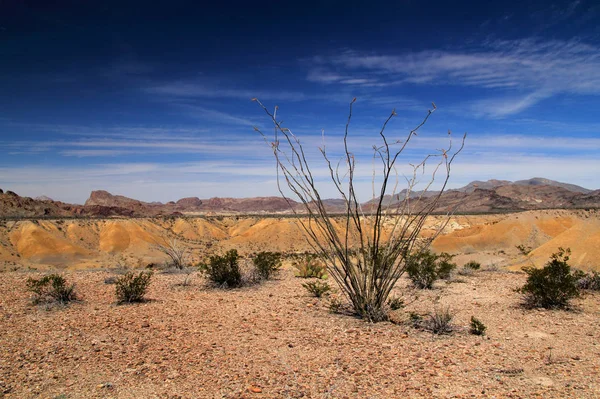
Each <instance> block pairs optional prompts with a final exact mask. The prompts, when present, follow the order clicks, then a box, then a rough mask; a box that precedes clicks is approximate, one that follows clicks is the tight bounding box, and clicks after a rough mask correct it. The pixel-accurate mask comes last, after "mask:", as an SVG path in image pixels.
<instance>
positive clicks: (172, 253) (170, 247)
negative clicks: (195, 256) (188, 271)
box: [154, 237, 189, 269]
mask: <svg viewBox="0 0 600 399" xmlns="http://www.w3.org/2000/svg"><path fill="white" fill-rule="evenodd" d="M154 249H156V250H158V251H160V252H162V253H164V254H165V255H167V256H168V257H169V259H170V262H168V265H169V266H171V267H173V268H175V269H184V268H185V267H186V265H187V259H188V256H189V249H188V248H187V247H185V246H183V245H182V244H181V243H180V242H179V241H178V240H177V239H168V238H166V237H163V239H162V241H160V242H157V243H156V244H155V245H154Z"/></svg>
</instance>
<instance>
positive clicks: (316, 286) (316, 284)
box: [302, 280, 331, 298]
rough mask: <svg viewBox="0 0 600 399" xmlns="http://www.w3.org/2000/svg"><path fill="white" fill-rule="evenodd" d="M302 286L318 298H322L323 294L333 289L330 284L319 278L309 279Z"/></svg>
mask: <svg viewBox="0 0 600 399" xmlns="http://www.w3.org/2000/svg"><path fill="white" fill-rule="evenodd" d="M302 286H303V287H304V288H306V290H307V291H308V292H309V293H311V294H312V295H313V296H315V297H317V298H321V297H322V296H323V295H326V294H327V293H329V291H331V287H330V286H329V284H327V283H326V282H323V281H319V280H315V281H309V282H308V283H304V284H302Z"/></svg>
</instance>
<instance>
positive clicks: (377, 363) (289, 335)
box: [0, 270, 600, 398]
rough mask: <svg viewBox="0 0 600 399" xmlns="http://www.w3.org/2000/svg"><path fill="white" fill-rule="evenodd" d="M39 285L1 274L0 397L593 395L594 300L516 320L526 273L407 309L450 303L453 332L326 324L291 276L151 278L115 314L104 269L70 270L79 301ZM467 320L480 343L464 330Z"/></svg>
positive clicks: (439, 290)
mask: <svg viewBox="0 0 600 399" xmlns="http://www.w3.org/2000/svg"><path fill="white" fill-rule="evenodd" d="M39 275H40V274H36V273H28V272H6V273H1V274H0V290H1V292H2V296H1V298H0V351H1V352H0V392H3V394H0V396H2V395H4V397H6V398H57V397H60V398H300V397H304V398H600V328H599V327H600V325H599V320H600V295H598V294H588V295H585V296H584V297H583V298H581V299H577V300H575V301H574V307H575V310H573V311H558V310H557V311H547V310H541V311H539V310H525V309H523V308H521V307H519V306H518V304H519V295H518V294H516V293H515V292H514V291H513V289H514V288H515V287H518V286H520V285H522V284H523V282H524V279H525V278H524V275H523V274H517V273H507V272H501V271H478V272H476V273H475V274H474V275H472V276H466V277H465V276H459V277H458V278H459V281H454V282H452V283H446V282H441V283H437V286H436V288H435V289H434V290H431V291H421V292H419V299H418V300H417V301H416V302H413V303H412V304H410V305H408V306H407V308H406V312H409V311H416V312H419V313H422V314H426V313H428V312H430V311H432V310H433V309H434V308H436V307H437V308H443V307H446V306H448V307H449V308H450V309H451V310H452V311H453V312H455V314H456V316H455V324H456V325H457V326H458V327H459V330H458V331H457V332H455V333H454V334H452V335H450V336H433V335H432V334H430V333H428V332H425V331H419V330H415V329H413V328H412V327H410V326H408V325H405V324H393V323H390V322H384V323H378V324H368V323H365V322H363V321H361V320H359V319H356V318H354V317H351V316H349V315H340V314H332V313H330V312H329V311H328V308H327V300H318V299H316V298H312V297H309V296H308V294H307V293H306V291H305V290H304V289H303V288H302V286H301V284H302V283H303V282H304V281H303V280H302V279H299V278H295V277H294V276H293V272H292V271H291V270H283V271H282V273H281V274H280V276H279V278H278V279H276V280H274V281H269V282H266V283H264V284H262V285H257V286H252V287H247V288H241V289H235V290H218V289H211V288H207V287H206V285H205V281H204V279H203V278H202V277H201V276H199V275H197V274H195V275H194V276H193V278H192V285H191V286H188V287H181V286H178V285H176V284H178V283H180V282H182V281H183V279H184V276H183V275H166V274H156V275H155V276H154V280H153V283H152V285H151V287H150V289H149V292H148V295H147V297H148V299H149V300H148V301H147V302H145V303H141V304H133V305H120V306H117V305H115V303H114V300H115V297H114V286H113V285H108V284H105V283H104V279H105V278H106V277H109V276H111V275H112V274H111V273H109V272H106V271H68V272H65V274H64V275H65V276H66V277H67V278H68V279H69V280H70V281H73V282H75V283H76V287H77V290H78V292H79V295H80V297H81V301H80V302H78V303H74V304H72V305H69V306H67V307H64V308H60V307H57V308H51V309H46V308H45V307H44V306H36V305H32V303H31V300H30V298H29V295H28V293H27V292H26V291H25V289H24V287H25V280H26V279H27V277H30V276H39ZM406 285H407V283H406V281H405V280H402V281H401V282H400V284H399V287H398V293H401V292H403V291H407V289H406ZM409 298H410V296H409V295H407V297H406V299H407V300H408V299H409ZM436 298H439V299H437V300H436ZM472 315H474V316H476V317H477V318H479V319H480V320H482V321H483V322H484V323H485V324H486V325H487V327H488V331H487V332H488V334H487V336H485V337H479V336H474V335H470V334H469V333H468V331H467V326H468V322H469V319H470V317H471V316H472ZM405 317H406V313H402V311H400V312H397V313H396V314H395V319H396V320H402V319H403V318H405ZM60 395H62V396H60Z"/></svg>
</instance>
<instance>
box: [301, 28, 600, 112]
mask: <svg viewBox="0 0 600 399" xmlns="http://www.w3.org/2000/svg"><path fill="white" fill-rule="evenodd" d="M315 62H316V64H317V66H316V67H315V70H317V71H318V74H317V75H316V76H329V75H328V73H329V72H328V71H329V70H335V71H336V73H335V74H332V75H331V80H329V81H328V82H327V83H332V82H335V83H339V84H344V83H346V84H356V83H357V82H361V83H364V84H376V83H385V84H388V85H400V84H403V83H414V84H421V85H456V86H469V87H476V88H481V89H486V90H487V94H488V96H489V95H490V94H492V95H495V96H497V97H491V98H490V97H487V98H485V100H482V103H480V104H474V107H475V108H478V109H481V108H483V109H485V110H486V111H484V112H482V116H492V117H502V116H506V115H512V114H516V113H519V112H521V111H523V110H524V109H527V108H528V107H530V106H532V105H534V104H536V103H537V102H539V101H541V100H543V99H545V98H548V97H551V96H554V95H556V94H560V93H567V94H592V95H598V94H600V47H598V46H596V45H590V44H585V43H583V42H580V41H578V40H570V41H558V40H553V41H542V40H537V39H522V40H513V41H507V40H504V41H492V42H487V43H485V44H484V45H483V46H482V47H480V48H478V49H474V50H460V51H451V50H425V51H421V52H418V53H402V54H392V55H390V54H367V53H360V52H356V51H346V52H344V53H341V54H337V55H333V56H329V57H323V56H321V57H318V58H316V59H315ZM339 71H342V72H341V73H340V72H339ZM334 78H335V79H334ZM308 79H309V80H312V81H315V72H314V71H311V72H309V74H308Z"/></svg>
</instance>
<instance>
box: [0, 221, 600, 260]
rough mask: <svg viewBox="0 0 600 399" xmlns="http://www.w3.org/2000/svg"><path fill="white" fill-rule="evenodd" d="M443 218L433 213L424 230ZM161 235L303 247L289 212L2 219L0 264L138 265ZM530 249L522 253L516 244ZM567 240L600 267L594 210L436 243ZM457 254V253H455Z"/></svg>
mask: <svg viewBox="0 0 600 399" xmlns="http://www.w3.org/2000/svg"><path fill="white" fill-rule="evenodd" d="M441 220H442V218H441V217H431V218H430V219H429V220H428V223H427V225H426V226H425V228H424V230H423V234H424V235H429V234H431V232H432V231H433V230H432V227H433V226H435V225H436V224H437V223H439V222H440V221H441ZM165 237H169V238H176V239H178V240H179V241H181V242H182V243H184V244H185V245H187V246H189V248H190V249H191V252H192V261H193V262H197V261H200V260H201V259H202V258H204V257H205V256H206V255H207V254H210V253H214V252H220V251H223V250H227V249H232V248H235V249H237V250H238V251H239V252H240V253H241V254H243V255H245V254H249V253H252V252H257V251H281V252H300V251H306V250H309V249H310V247H309V246H308V244H307V242H306V240H305V239H304V237H303V235H302V229H301V227H300V226H299V225H298V221H297V220H296V219H294V218H289V217H287V218H286V217H273V218H260V217H213V218H193V217H188V218H176V217H166V218H144V219H106V220H42V221H35V220H25V221H3V222H0V262H2V263H0V267H1V268H2V269H23V268H35V269H40V270H41V269H51V268H61V269H62V268H67V269H89V268H105V267H115V266H116V265H117V264H122V265H123V264H125V265H129V266H134V267H144V266H146V265H148V264H151V263H162V262H164V261H165V260H166V259H165V257H164V255H162V254H161V253H160V252H159V251H157V250H156V249H155V245H156V244H157V243H160V242H161V240H163V239H164V238H165ZM517 246H521V247H522V248H523V249H524V250H526V251H527V250H530V251H531V252H530V253H529V254H528V256H524V255H523V254H522V251H521V250H519V249H517ZM560 246H562V247H570V248H571V250H572V251H573V256H572V264H573V266H575V267H578V268H582V269H584V270H590V269H595V270H600V216H599V212H598V211H583V210H579V211H566V210H565V211H561V210H549V211H528V212H522V213H514V214H508V215H477V216H456V217H454V218H453V219H452V220H451V222H450V223H449V224H448V227H447V228H446V231H445V232H444V234H442V235H441V236H439V237H438V238H437V239H436V240H435V241H434V243H433V248H434V250H436V251H438V252H442V251H445V252H449V253H453V254H458V255H460V256H461V257H462V258H465V259H466V258H467V257H469V256H471V255H473V256H475V254H477V256H478V257H479V258H481V261H482V263H484V264H485V263H486V262H487V263H490V262H495V263H498V264H499V265H501V266H510V265H525V264H532V263H533V264H535V265H536V266H540V265H542V264H543V263H544V262H545V261H546V260H547V259H548V258H549V256H550V254H551V253H553V252H555V251H556V250H557V248H558V247H560ZM461 257H459V259H461Z"/></svg>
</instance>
